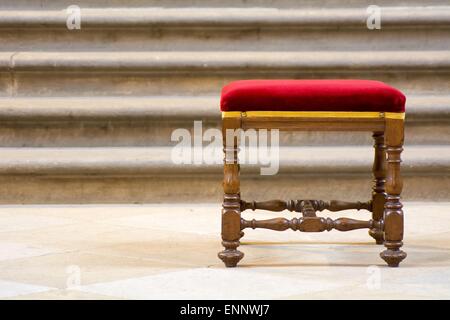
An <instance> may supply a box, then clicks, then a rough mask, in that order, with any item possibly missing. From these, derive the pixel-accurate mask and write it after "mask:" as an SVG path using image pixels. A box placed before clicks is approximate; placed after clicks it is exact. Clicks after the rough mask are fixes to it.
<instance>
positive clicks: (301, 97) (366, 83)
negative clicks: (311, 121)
mask: <svg viewBox="0 0 450 320" xmlns="http://www.w3.org/2000/svg"><path fill="white" fill-rule="evenodd" d="M405 101H406V98H405V96H404V95H403V94H402V93H401V92H400V91H399V90H397V89H395V88H393V87H390V86H388V85H387V84H385V83H383V82H380V81H373V80H240V81H235V82H232V83H230V84H228V85H226V86H225V87H224V88H223V89H222V96H221V101H220V109H221V110H222V111H376V112H404V111H405Z"/></svg>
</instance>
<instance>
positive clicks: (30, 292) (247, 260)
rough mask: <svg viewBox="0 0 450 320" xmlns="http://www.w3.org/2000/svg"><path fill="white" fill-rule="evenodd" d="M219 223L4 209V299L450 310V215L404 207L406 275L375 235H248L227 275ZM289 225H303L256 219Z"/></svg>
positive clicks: (173, 215)
mask: <svg viewBox="0 0 450 320" xmlns="http://www.w3.org/2000/svg"><path fill="white" fill-rule="evenodd" d="M219 212H220V208H219V206H218V205H211V204H203V205H192V204H179V205H96V206H1V207H0V298H1V299H114V298H115V299H117V298H119V299H280V298H287V299H305V298H312V299H321V298H325V299H348V298H350V299H364V298H369V299H370V298H375V299H378V298H388V299H416V298H437V299H449V298H450V203H406V204H405V217H406V230H405V235H406V238H405V246H404V250H405V251H407V252H408V258H407V259H406V260H405V261H404V262H403V263H402V265H401V267H400V268H397V269H391V268H388V267H385V265H384V262H383V261H382V260H381V259H380V258H379V256H378V254H379V252H380V251H381V250H382V247H380V246H377V245H375V244H374V243H373V242H372V241H371V238H369V236H368V235H367V231H366V230H357V231H351V232H345V233H341V232H338V231H332V232H329V233H328V232H325V233H319V234H306V233H299V232H297V233H295V232H293V231H285V232H275V231H268V230H249V231H246V235H245V237H244V238H243V243H242V246H241V247H240V249H241V250H242V251H243V252H244V253H245V257H244V259H243V260H242V262H241V264H240V266H241V267H240V268H236V269H225V268H224V266H223V265H222V262H221V261H220V260H218V258H217V252H218V251H219V250H221V246H220V238H219V234H220V213H219ZM280 215H284V216H286V217H293V216H294V215H293V214H292V213H282V214H280V213H268V212H257V213H255V212H249V213H245V216H258V217H259V218H262V219H264V218H269V217H274V216H280ZM341 215H345V216H349V217H354V218H360V219H366V218H369V214H368V213H362V212H359V213H358V212H351V211H349V212H344V213H342V214H341ZM330 216H332V217H337V216H338V214H336V213H332V214H330Z"/></svg>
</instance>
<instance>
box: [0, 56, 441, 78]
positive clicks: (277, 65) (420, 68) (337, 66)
mask: <svg viewBox="0 0 450 320" xmlns="http://www.w3.org/2000/svg"><path fill="white" fill-rule="evenodd" d="M323 71H328V72H339V73H343V74H348V73H354V72H361V71H370V72H376V73H383V72H393V71H397V72H417V73H420V72H449V71H450V50H437V51H408V52H404V51H377V52H372V51H364V52H363V51H357V52H351V51H332V52H311V51H301V52H276V51H273V52H257V51H246V52H242V51H239V52H210V51H207V52H181V51H173V52H93V51H90V52H37V51H33V52H0V72H8V73H20V72H56V73H59V72H76V73H78V72H108V73H116V72H130V73H157V74H167V73H175V74H177V73H178V74H180V73H181V74H183V73H191V72H195V73H197V74H198V73H206V74H208V73H213V72H214V73H216V74H217V73H219V74H233V73H234V74H236V73H237V74H242V73H246V74H247V73H249V74H254V73H261V72H271V73H274V74H277V73H281V74H284V73H294V74H298V73H301V72H309V73H311V72H323Z"/></svg>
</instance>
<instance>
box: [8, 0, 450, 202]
mask: <svg viewBox="0 0 450 320" xmlns="http://www.w3.org/2000/svg"><path fill="white" fill-rule="evenodd" d="M371 2H372V1H342V0H341V1H339V0H328V1H327V0H316V1H312V0H311V1H293V0H272V1H270V0H247V1H244V0H241V1H239V0H236V1H232V0H222V1H215V0H212V1H205V0H203V1H201V0H197V1H195V0H190V1H181V0H179V1H175V0H173V1H171V0H168V1H156V0H153V1H152V0H131V1H123V0H113V1H106V0H105V1H103V0H94V1H84V0H83V1H77V3H76V4H77V5H78V6H79V7H80V8H81V30H68V29H67V27H66V19H67V13H66V8H67V7H68V6H69V5H72V4H74V3H73V2H72V1H64V0H63V1H45V0H40V1H38V0H16V1H13V0H4V1H2V3H1V4H0V48H1V49H0V50H1V51H0V123H1V125H0V145H1V146H2V148H0V152H1V157H0V175H1V180H0V203H5V204H9V203H98V202H102V203H125V202H163V201H171V202H172V201H194V202H195V201H219V199H220V198H221V175H222V171H221V166H220V165H175V164H173V163H172V161H171V157H170V155H171V150H172V146H173V145H174V144H175V142H172V141H171V139H170V137H171V133H172V132H173V130H175V129H177V128H186V129H189V130H192V127H193V121H194V120H202V121H203V127H204V129H206V128H210V127H214V128H218V127H219V125H220V112H219V107H218V105H219V94H220V89H221V87H222V86H223V85H224V84H226V83H228V82H230V81H232V80H236V79H247V78H273V79H276V78H298V79H300V78H368V79H378V80H382V81H385V82H387V83H389V84H391V85H393V86H396V87H398V88H399V89H401V90H402V91H404V92H405V94H406V95H407V98H408V99H407V100H408V101H407V111H408V113H407V127H406V130H407V132H406V146H405V152H404V157H403V158H404V170H403V173H404V177H405V189H404V197H405V199H408V200H432V199H433V200H449V199H450V3H449V1H448V0H447V1H428V2H427V6H426V7H424V6H423V1H414V0H405V1H396V2H395V7H393V5H392V1H377V4H378V5H379V6H380V7H381V9H382V16H381V18H382V19H381V30H368V29H367V27H366V18H367V13H366V8H367V6H368V5H370V4H372V3H371ZM281 142H282V149H281V170H280V174H279V175H277V176H275V177H264V176H260V175H259V174H258V170H257V169H258V168H257V167H256V166H252V165H248V166H245V165H244V166H243V168H242V170H243V172H245V175H244V176H243V178H244V179H243V182H242V193H243V196H244V197H245V198H247V199H253V198H255V197H257V198H258V199H261V198H263V197H264V196H265V197H266V198H277V197H278V198H284V199H287V198H311V197H312V198H316V197H317V198H319V197H321V198H324V199H330V198H341V199H349V200H364V199H366V198H368V196H369V194H370V187H371V181H370V167H371V156H372V152H371V144H372V141H371V136H370V134H365V133H357V134H355V133H351V134H350V133H286V134H282V135H281ZM269 182H270V183H269ZM256 191H257V192H256Z"/></svg>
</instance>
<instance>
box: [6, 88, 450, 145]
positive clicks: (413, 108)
mask: <svg viewBox="0 0 450 320" xmlns="http://www.w3.org/2000/svg"><path fill="white" fill-rule="evenodd" d="M194 121H202V125H203V131H205V130H207V129H208V128H220V121H221V116H220V111H219V97H217V96H197V97H196V96H160V97H157V96H153V97H127V98H124V97H104V98H101V97H100V98H99V97H89V98H83V97H67V98H66V97H65V98H41V97H28V98H1V99H0V123H1V126H0V145H1V146H3V147H20V146H25V147H64V146H72V147H83V146H84V147H88V146H91V147H100V146H116V147H117V146H169V145H175V144H176V142H173V141H171V134H172V132H173V131H174V130H176V129H177V128H185V129H188V130H190V131H191V132H192V129H193V126H194ZM406 134H407V142H408V144H410V145H413V144H414V145H415V144H443V145H448V144H450V96H433V95H430V96H414V95H413V96H408V99H407V117H406ZM280 142H281V144H282V145H284V146H295V145H319V144H325V145H327V144H328V145H334V144H345V145H371V144H372V139H371V137H370V134H367V133H342V132H341V133H329V132H328V133H327V132H297V133H281V135H280Z"/></svg>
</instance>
